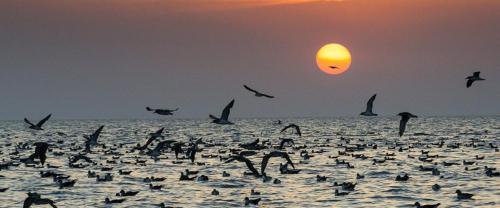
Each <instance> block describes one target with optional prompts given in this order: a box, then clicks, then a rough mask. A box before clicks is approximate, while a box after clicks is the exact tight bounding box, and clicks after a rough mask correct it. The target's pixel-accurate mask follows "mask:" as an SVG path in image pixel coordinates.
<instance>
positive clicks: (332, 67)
mask: <svg viewBox="0 0 500 208" xmlns="http://www.w3.org/2000/svg"><path fill="white" fill-rule="evenodd" d="M328 67H330V69H338V68H339V67H336V66H328Z"/></svg>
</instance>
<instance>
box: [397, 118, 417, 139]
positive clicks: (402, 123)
mask: <svg viewBox="0 0 500 208" xmlns="http://www.w3.org/2000/svg"><path fill="white" fill-rule="evenodd" d="M398 116H401V121H399V136H400V137H401V136H403V133H404V132H405V129H406V123H408V120H410V118H417V116H416V115H413V114H411V113H408V112H402V113H399V114H398Z"/></svg>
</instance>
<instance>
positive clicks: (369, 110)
mask: <svg viewBox="0 0 500 208" xmlns="http://www.w3.org/2000/svg"><path fill="white" fill-rule="evenodd" d="M376 97H377V94H375V95H373V96H372V97H371V98H370V99H369V100H368V102H367V103H366V110H365V112H362V113H361V114H360V115H362V116H377V114H376V113H373V101H375V98H376Z"/></svg>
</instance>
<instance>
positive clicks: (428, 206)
mask: <svg viewBox="0 0 500 208" xmlns="http://www.w3.org/2000/svg"><path fill="white" fill-rule="evenodd" d="M439 205H441V203H437V204H426V205H421V204H420V203H419V202H415V206H416V207H417V208H437V207H439Z"/></svg>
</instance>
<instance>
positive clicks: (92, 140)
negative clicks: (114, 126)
mask: <svg viewBox="0 0 500 208" xmlns="http://www.w3.org/2000/svg"><path fill="white" fill-rule="evenodd" d="M103 128H104V126H100V127H99V128H98V129H97V130H96V131H95V132H94V133H93V134H91V135H83V137H84V138H85V139H87V141H85V151H86V152H90V146H95V145H97V139H98V138H99V135H100V134H101V131H102V129H103Z"/></svg>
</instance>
